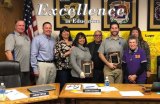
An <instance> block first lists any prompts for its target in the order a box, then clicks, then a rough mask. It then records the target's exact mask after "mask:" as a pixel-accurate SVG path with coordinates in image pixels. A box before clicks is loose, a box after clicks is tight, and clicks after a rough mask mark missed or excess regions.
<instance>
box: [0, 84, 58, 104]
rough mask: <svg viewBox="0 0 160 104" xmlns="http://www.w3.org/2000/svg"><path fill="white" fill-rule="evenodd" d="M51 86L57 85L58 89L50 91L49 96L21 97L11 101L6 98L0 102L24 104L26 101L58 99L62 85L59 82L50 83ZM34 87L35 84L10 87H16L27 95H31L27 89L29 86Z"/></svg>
mask: <svg viewBox="0 0 160 104" xmlns="http://www.w3.org/2000/svg"><path fill="white" fill-rule="evenodd" d="M48 85H51V86H55V88H56V90H52V91H49V96H42V97H35V98H30V97H28V98H25V99H19V100H13V101H10V100H9V99H6V101H3V102H0V104H13V103H14V104H24V103H33V102H41V101H48V100H53V99H58V96H59V91H60V89H59V88H60V85H59V84H58V83H54V84H48ZM29 87H33V86H27V87H17V88H10V89H16V90H17V91H19V92H22V93H24V94H25V95H27V96H29V95H30V92H29V91H28V90H27V88H29Z"/></svg>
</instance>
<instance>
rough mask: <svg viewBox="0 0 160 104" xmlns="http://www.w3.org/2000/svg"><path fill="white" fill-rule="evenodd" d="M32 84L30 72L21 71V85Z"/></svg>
mask: <svg viewBox="0 0 160 104" xmlns="http://www.w3.org/2000/svg"><path fill="white" fill-rule="evenodd" d="M30 84H31V81H30V72H21V86H29V85H30Z"/></svg>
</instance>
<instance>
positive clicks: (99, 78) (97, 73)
mask: <svg viewBox="0 0 160 104" xmlns="http://www.w3.org/2000/svg"><path fill="white" fill-rule="evenodd" d="M92 82H93V83H104V73H103V70H94V71H93V79H92Z"/></svg>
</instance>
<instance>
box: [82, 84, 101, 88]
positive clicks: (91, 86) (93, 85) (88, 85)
mask: <svg viewBox="0 0 160 104" xmlns="http://www.w3.org/2000/svg"><path fill="white" fill-rule="evenodd" d="M82 86H83V89H98V86H97V84H87V83H85V84H82Z"/></svg>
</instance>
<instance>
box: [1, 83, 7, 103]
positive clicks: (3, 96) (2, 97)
mask: <svg viewBox="0 0 160 104" xmlns="http://www.w3.org/2000/svg"><path fill="white" fill-rule="evenodd" d="M5 91H6V86H5V85H4V83H1V86H0V100H1V101H4V100H5V99H6V96H5Z"/></svg>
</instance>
